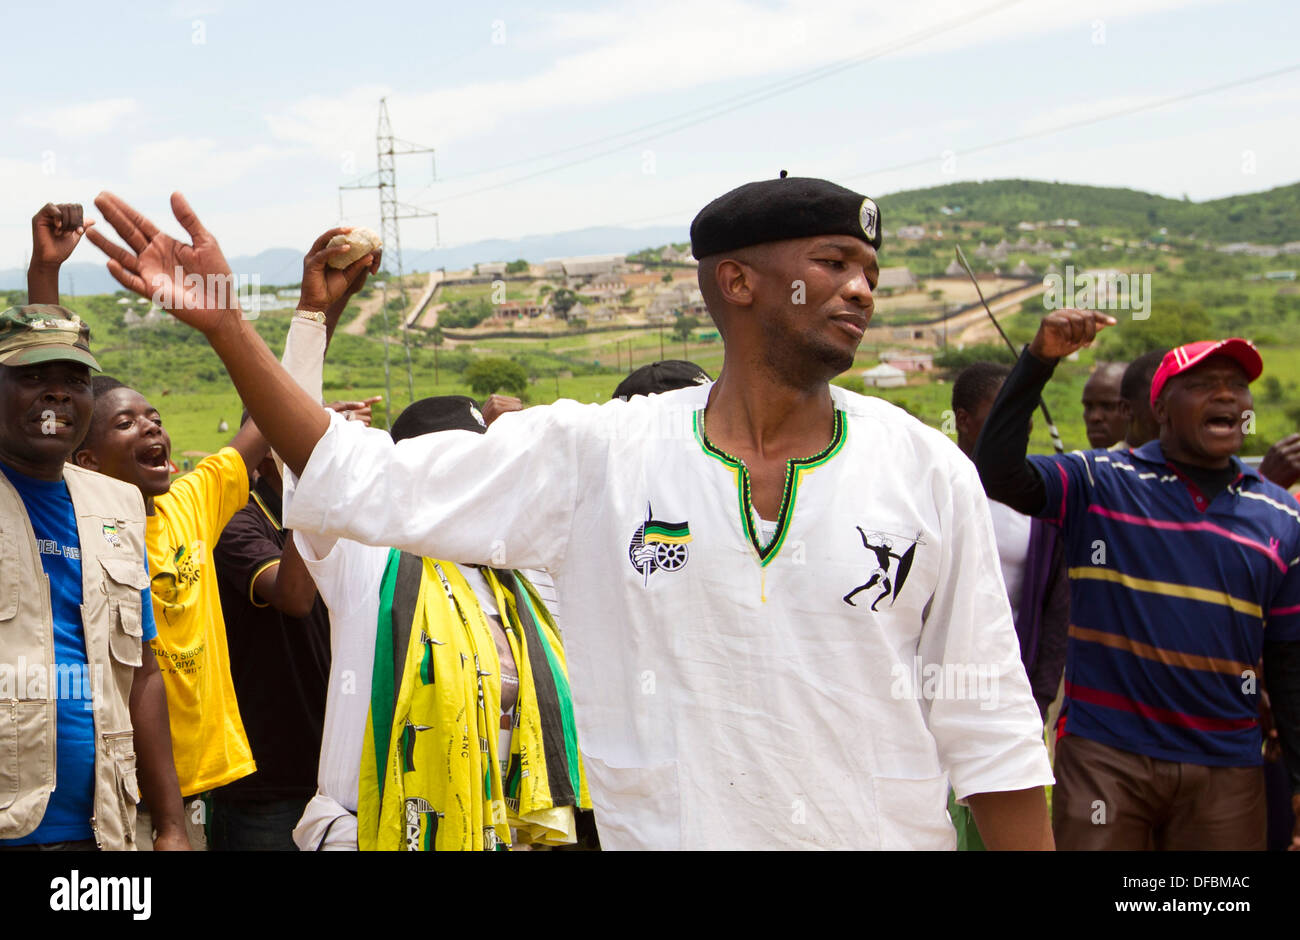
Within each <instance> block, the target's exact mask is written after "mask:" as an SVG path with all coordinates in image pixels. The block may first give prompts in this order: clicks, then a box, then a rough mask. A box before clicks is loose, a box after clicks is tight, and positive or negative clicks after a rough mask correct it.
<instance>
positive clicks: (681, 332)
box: [673, 313, 700, 343]
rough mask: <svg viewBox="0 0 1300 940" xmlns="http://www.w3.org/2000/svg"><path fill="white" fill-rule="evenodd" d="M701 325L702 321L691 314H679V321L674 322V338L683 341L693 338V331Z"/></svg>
mask: <svg viewBox="0 0 1300 940" xmlns="http://www.w3.org/2000/svg"><path fill="white" fill-rule="evenodd" d="M699 325H700V321H699V320H697V319H695V317H693V316H691V315H690V314H682V313H679V314H677V322H676V323H674V324H673V338H674V339H678V340H681V341H682V342H683V343H684V342H686V341H687V340H688V339H690V338H691V333H692V331H693V330H695V328H696V327H698V326H699Z"/></svg>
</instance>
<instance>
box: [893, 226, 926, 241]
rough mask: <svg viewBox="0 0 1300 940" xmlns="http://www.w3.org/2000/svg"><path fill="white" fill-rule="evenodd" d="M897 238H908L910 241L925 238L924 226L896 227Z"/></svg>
mask: <svg viewBox="0 0 1300 940" xmlns="http://www.w3.org/2000/svg"><path fill="white" fill-rule="evenodd" d="M898 237H899V238H909V239H912V240H916V239H919V238H925V226H924V225H900V226H899V227H898Z"/></svg>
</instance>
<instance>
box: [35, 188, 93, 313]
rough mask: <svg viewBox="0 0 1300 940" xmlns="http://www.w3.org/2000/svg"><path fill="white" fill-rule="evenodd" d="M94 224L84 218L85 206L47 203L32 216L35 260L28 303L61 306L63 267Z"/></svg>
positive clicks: (73, 203)
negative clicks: (60, 268) (82, 207)
mask: <svg viewBox="0 0 1300 940" xmlns="http://www.w3.org/2000/svg"><path fill="white" fill-rule="evenodd" d="M94 224H95V223H94V222H93V221H85V220H84V219H83V217H82V211H81V204H80V203H75V202H62V203H59V204H58V205H55V204H54V203H52V202H47V203H46V204H45V205H43V206H41V208H40V210H39V211H38V212H37V213H36V214H35V215H34V216H32V260H31V263H30V264H29V265H28V267H27V302H28V303H32V304H57V303H58V302H59V267H60V266H61V265H62V264H63V262H65V261H67V260H68V257H69V256H70V255H71V254H72V251H73V249H74V248H76V247H77V243H78V242H80V241H81V236H82V235H83V234H84V233H85V232H86V230H87V229H89V228H90V226H92V225H94Z"/></svg>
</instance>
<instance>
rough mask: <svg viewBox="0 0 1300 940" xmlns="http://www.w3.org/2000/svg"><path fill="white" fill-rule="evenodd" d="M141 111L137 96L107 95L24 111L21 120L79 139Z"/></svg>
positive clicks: (93, 134) (95, 134)
mask: <svg viewBox="0 0 1300 940" xmlns="http://www.w3.org/2000/svg"><path fill="white" fill-rule="evenodd" d="M138 110H139V105H138V104H137V102H136V100H135V99H134V98H104V99H101V100H99V101H85V102H81V103H79V104H71V105H65V106H64V107H61V108H53V109H50V110H47V111H41V112H38V113H31V114H25V115H23V116H22V117H21V118H19V123H21V124H23V125H25V126H27V127H39V128H41V129H42V130H47V131H50V132H52V133H54V134H58V135H59V136H60V137H66V138H69V139H73V140H77V139H82V138H86V137H95V136H98V135H100V134H104V133H107V132H108V131H109V130H111V129H112V128H113V126H114V125H116V124H117V123H118V121H120V120H121V119H122V118H124V117H127V116H128V115H132V114H135V113H136V112H137V111H138Z"/></svg>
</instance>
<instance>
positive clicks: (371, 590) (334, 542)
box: [293, 532, 388, 629]
mask: <svg viewBox="0 0 1300 940" xmlns="http://www.w3.org/2000/svg"><path fill="white" fill-rule="evenodd" d="M293 540H294V543H295V544H296V545H297V546H298V554H300V555H301V556H302V560H303V564H305V565H306V566H307V571H308V572H309V573H310V574H311V577H312V580H313V581H315V582H316V589H317V590H318V591H319V592H320V596H321V600H323V601H325V606H326V607H328V608H329V610H330V614H331V616H332V617H333V618H334V619H333V620H332V624H333V626H334V628H335V629H339V628H340V627H342V626H344V625H347V624H348V623H349V622H350V620H349V615H350V614H352V612H353V611H355V610H357V609H358V608H360V607H362V606H363V605H365V604H368V603H373V602H374V599H375V598H377V597H378V596H379V588H380V585H381V583H382V582H383V579H384V568H385V567H386V566H387V565H388V550H387V549H385V548H379V547H377V546H374V545H360V544H358V543H356V542H349V541H348V540H346V539H330V540H329V542H330V550H329V551H328V552H327V553H326V554H324V555H317V554H316V553H315V550H314V543H313V542H312V541H311V540H310V539H308V538H307V537H306V535H305V534H304V533H302V532H294V533H293ZM371 626H373V624H372V625H371Z"/></svg>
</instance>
